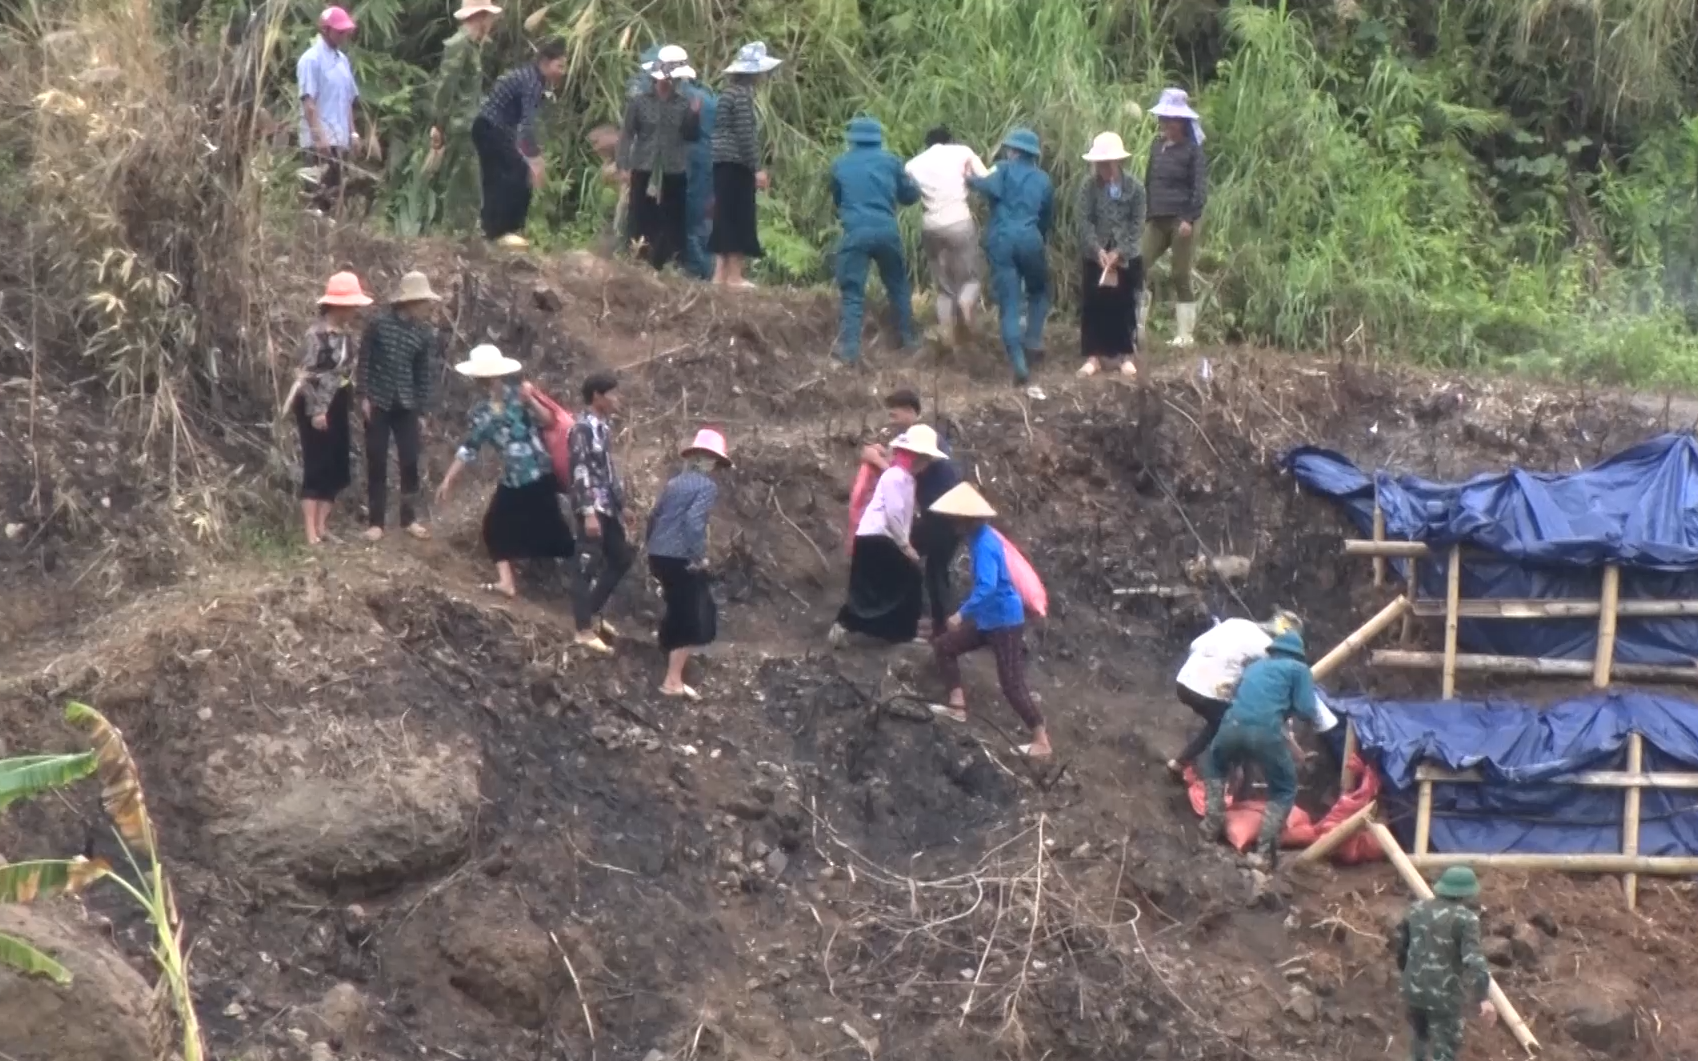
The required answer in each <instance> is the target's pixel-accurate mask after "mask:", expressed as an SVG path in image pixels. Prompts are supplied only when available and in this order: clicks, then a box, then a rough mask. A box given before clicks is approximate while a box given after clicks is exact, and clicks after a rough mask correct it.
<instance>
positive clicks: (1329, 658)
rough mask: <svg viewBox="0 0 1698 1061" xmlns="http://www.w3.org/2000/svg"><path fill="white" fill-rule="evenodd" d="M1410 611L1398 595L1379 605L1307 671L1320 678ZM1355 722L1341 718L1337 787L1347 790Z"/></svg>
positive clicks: (1353, 751)
mask: <svg viewBox="0 0 1698 1061" xmlns="http://www.w3.org/2000/svg"><path fill="white" fill-rule="evenodd" d="M1408 611H1409V598H1408V597H1399V598H1397V599H1396V600H1394V601H1392V602H1391V603H1390V604H1388V605H1386V606H1385V607H1384V608H1381V609H1380V610H1379V612H1378V614H1376V615H1375V616H1374V617H1373V618H1372V619H1369V620H1368V621H1367V622H1365V623H1363V624H1362V625H1361V626H1360V627H1358V628H1357V630H1356V632H1355V633H1353V634H1351V635H1350V636H1349V637H1347V638H1345V639H1344V640H1343V641H1340V642H1339V643H1338V644H1337V645H1336V646H1334V647H1333V649H1332V651H1331V652H1328V653H1327V654H1326V655H1324V656H1322V657H1321V658H1320V659H1319V660H1317V661H1316V662H1315V665H1314V666H1312V667H1310V668H1309V673H1310V674H1312V675H1314V677H1315V680H1317V681H1319V680H1320V679H1322V678H1325V677H1326V676H1327V675H1329V674H1331V673H1332V672H1333V671H1335V670H1337V669H1338V668H1339V667H1341V666H1343V665H1344V661H1345V660H1347V659H1349V658H1350V657H1351V656H1353V655H1355V654H1356V653H1358V652H1360V651H1362V649H1363V648H1364V647H1365V646H1366V645H1367V644H1368V642H1369V641H1372V640H1373V639H1374V638H1376V637H1378V636H1379V635H1380V632H1381V631H1383V630H1384V629H1385V628H1386V627H1388V626H1390V625H1391V624H1392V623H1394V622H1396V621H1397V619H1398V618H1399V617H1400V616H1402V615H1404V614H1406V613H1407V612H1408ZM1356 747H1357V745H1356V725H1355V723H1353V722H1351V721H1350V720H1349V719H1348V718H1347V719H1345V720H1344V762H1343V764H1342V765H1341V766H1340V767H1339V778H1338V790H1339V791H1340V792H1349V791H1350V788H1351V784H1350V783H1351V780H1352V777H1351V773H1350V757H1351V756H1353V755H1355V754H1356Z"/></svg>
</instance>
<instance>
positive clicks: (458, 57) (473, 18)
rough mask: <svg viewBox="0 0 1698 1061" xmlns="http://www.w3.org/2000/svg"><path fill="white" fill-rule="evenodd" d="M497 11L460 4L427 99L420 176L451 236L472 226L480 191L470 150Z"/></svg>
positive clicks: (468, 0)
mask: <svg viewBox="0 0 1698 1061" xmlns="http://www.w3.org/2000/svg"><path fill="white" fill-rule="evenodd" d="M500 16H501V8H499V7H497V6H495V5H494V4H491V3H484V2H480V0H464V2H463V3H461V5H460V9H459V10H458V11H455V12H454V19H455V21H457V22H459V23H460V29H459V32H457V33H455V34H454V36H452V37H450V38H448V41H447V43H445V44H444V45H443V46H442V65H441V66H440V67H439V68H438V71H437V75H436V85H435V86H434V87H433V88H432V89H431V94H430V112H429V113H430V139H429V151H428V153H427V154H426V155H425V162H424V166H423V176H424V178H425V180H426V181H428V182H429V184H430V186H431V187H432V188H433V189H435V191H436V192H437V195H438V196H439V201H440V209H439V210H438V214H437V217H438V219H439V220H440V221H441V224H442V227H443V228H445V229H447V230H448V231H450V232H469V231H471V230H472V229H474V228H476V227H477V223H478V208H479V205H480V203H481V201H482V192H480V191H479V190H478V167H477V159H476V154H475V152H474V151H473V150H472V123H473V122H474V121H476V120H477V116H478V110H479V108H480V107H481V106H482V105H483V59H484V46H485V45H486V44H487V43H488V41H489V35H490V32H491V31H492V30H494V29H495V20H496V19H497V18H499V17H500Z"/></svg>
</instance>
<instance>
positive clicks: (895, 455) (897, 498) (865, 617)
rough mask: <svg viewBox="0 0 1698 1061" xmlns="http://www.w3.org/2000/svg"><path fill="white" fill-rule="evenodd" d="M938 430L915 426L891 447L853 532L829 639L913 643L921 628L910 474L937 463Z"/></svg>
mask: <svg viewBox="0 0 1698 1061" xmlns="http://www.w3.org/2000/svg"><path fill="white" fill-rule="evenodd" d="M943 457H944V454H943V451H942V450H940V449H938V448H937V432H935V431H933V430H932V429H931V428H929V427H927V426H926V425H924V424H916V425H914V426H913V427H911V428H909V429H908V430H906V431H904V432H903V433H902V434H901V435H899V436H897V438H896V441H894V442H892V443H891V444H890V466H889V467H888V468H886V469H885V470H884V473H883V474H881V475H880V476H879V478H878V485H877V486H876V487H875V488H874V489H873V499H872V501H871V502H869V503H868V505H867V510H866V511H865V512H863V513H862V514H861V522H860V525H859V526H857V527H856V528H855V547H854V552H853V553H851V554H850V557H849V599H848V600H847V601H845V602H844V604H843V607H842V608H841V609H840V610H839V611H838V613H837V621H836V622H835V623H833V624H832V627H831V633H830V635H829V640H830V642H831V644H832V645H833V646H840V645H842V644H843V642H844V640H845V638H846V635H848V634H851V633H855V634H863V635H865V636H867V637H873V638H877V639H879V640H881V641H886V642H889V643H891V644H902V643H904V642H908V641H912V640H914V638H915V637H916V636H918V634H919V630H920V608H921V604H922V601H921V592H922V590H921V572H920V554H919V552H918V551H917V550H915V548H914V546H913V544H912V542H911V541H910V540H909V539H910V536H911V534H912V532H913V526H914V476H915V475H917V474H920V473H922V472H924V471H925V469H926V466H927V465H928V464H929V463H931V462H932V461H934V460H942V459H943Z"/></svg>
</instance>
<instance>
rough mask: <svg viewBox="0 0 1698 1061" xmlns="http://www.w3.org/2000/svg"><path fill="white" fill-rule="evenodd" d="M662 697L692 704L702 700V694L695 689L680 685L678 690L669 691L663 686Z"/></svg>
mask: <svg viewBox="0 0 1698 1061" xmlns="http://www.w3.org/2000/svg"><path fill="white" fill-rule="evenodd" d="M660 695H662V696H671V697H677V698H678V699H681V700H689V701H691V702H694V701H697V700H700V699H701V698H702V694H701V693H698V692H696V691H695V690H694V689H692V688H690V687H689V686H688V685H680V686H679V687H678V688H676V689H668V688H667V687H666V686H664V685H663V686H661V687H660Z"/></svg>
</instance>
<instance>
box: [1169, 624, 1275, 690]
mask: <svg viewBox="0 0 1698 1061" xmlns="http://www.w3.org/2000/svg"><path fill="white" fill-rule="evenodd" d="M1271 644H1273V638H1271V637H1269V636H1268V633H1267V631H1265V630H1263V629H1262V628H1261V627H1260V626H1258V625H1256V624H1255V623H1253V622H1251V621H1250V620H1248V619H1227V620H1225V621H1224V622H1221V623H1217V624H1216V625H1215V626H1213V627H1210V628H1209V629H1207V630H1205V631H1203V632H1202V634H1200V635H1199V636H1198V637H1197V639H1196V640H1195V641H1193V642H1191V655H1190V656H1188V657H1186V660H1185V666H1183V667H1181V668H1180V669H1179V678H1178V681H1179V684H1180V685H1183V686H1185V688H1187V689H1189V690H1191V691H1192V692H1194V693H1196V694H1197V695H1198V696H1206V697H1209V698H1210V699H1212V700H1231V699H1232V694H1233V691H1234V690H1236V689H1237V688H1238V679H1239V678H1242V677H1243V676H1244V668H1245V667H1247V666H1249V665H1250V664H1251V663H1253V662H1255V661H1256V660H1259V659H1261V658H1262V657H1263V656H1266V655H1267V654H1268V646H1269V645H1271Z"/></svg>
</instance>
